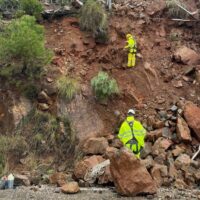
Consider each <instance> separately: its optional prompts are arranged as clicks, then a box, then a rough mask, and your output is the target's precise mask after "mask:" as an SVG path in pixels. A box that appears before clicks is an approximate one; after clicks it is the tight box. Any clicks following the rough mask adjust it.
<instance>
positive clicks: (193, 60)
mask: <svg viewBox="0 0 200 200" xmlns="http://www.w3.org/2000/svg"><path fill="white" fill-rule="evenodd" d="M174 59H175V60H176V61H177V62H182V63H183V64H188V65H198V64H200V56H199V55H198V54H197V53H196V52H195V51H194V50H192V49H190V48H188V47H186V46H183V47H180V48H179V49H177V50H176V52H175V53H174Z"/></svg>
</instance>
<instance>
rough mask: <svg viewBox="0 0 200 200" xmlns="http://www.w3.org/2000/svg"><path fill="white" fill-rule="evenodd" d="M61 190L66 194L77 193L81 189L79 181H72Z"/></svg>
mask: <svg viewBox="0 0 200 200" xmlns="http://www.w3.org/2000/svg"><path fill="white" fill-rule="evenodd" d="M61 191H62V192H63V193H65V194H75V193H77V192H79V191H80V188H79V185H78V183H77V182H70V183H66V184H65V185H63V186H62V187H61Z"/></svg>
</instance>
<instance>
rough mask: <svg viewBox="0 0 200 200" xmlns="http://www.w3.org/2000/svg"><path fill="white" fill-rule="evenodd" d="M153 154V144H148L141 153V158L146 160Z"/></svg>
mask: <svg viewBox="0 0 200 200" xmlns="http://www.w3.org/2000/svg"><path fill="white" fill-rule="evenodd" d="M151 152H152V143H151V142H146V143H145V146H144V148H143V149H142V151H141V154H140V157H141V158H142V159H143V158H146V157H147V156H148V155H149V154H150V153H151Z"/></svg>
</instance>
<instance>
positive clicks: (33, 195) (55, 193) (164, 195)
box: [0, 186, 200, 200]
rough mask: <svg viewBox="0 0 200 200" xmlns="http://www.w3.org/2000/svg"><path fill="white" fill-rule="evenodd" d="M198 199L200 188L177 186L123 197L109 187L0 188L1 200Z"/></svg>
mask: <svg viewBox="0 0 200 200" xmlns="http://www.w3.org/2000/svg"><path fill="white" fill-rule="evenodd" d="M80 199H81V200H82V199H83V200H90V199H92V200H97V199H98V200H108V199H109V200H113V199H123V200H126V199H127V200H130V199H133V200H145V199H153V200H168V199H169V200H170V199H173V200H180V199H181V200H184V199H185V200H188V199H190V200H193V199H194V200H198V199H200V190H178V189H175V188H160V189H159V191H158V194H156V195H154V196H153V195H149V196H145V197H142V196H141V197H134V198H133V197H130V198H128V197H121V196H120V195H118V194H117V193H116V192H115V191H114V189H112V188H111V189H108V188H81V192H79V193H77V194H73V195H67V194H62V193H60V192H59V189H58V188H55V187H51V186H42V187H41V188H38V187H18V188H16V189H13V190H0V200H80Z"/></svg>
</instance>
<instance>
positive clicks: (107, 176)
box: [98, 166, 113, 185]
mask: <svg viewBox="0 0 200 200" xmlns="http://www.w3.org/2000/svg"><path fill="white" fill-rule="evenodd" d="M112 182H113V178H112V175H111V172H110V166H107V167H106V170H105V172H104V174H103V175H101V176H99V178H98V184H100V185H104V184H108V183H112Z"/></svg>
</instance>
